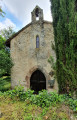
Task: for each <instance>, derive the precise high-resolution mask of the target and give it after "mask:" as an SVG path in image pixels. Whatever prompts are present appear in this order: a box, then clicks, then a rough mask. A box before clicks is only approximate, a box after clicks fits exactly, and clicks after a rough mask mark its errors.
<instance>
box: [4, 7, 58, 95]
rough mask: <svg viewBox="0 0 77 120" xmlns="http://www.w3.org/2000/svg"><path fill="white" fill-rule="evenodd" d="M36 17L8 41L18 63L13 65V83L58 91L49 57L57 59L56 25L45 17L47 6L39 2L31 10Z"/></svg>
mask: <svg viewBox="0 0 77 120" xmlns="http://www.w3.org/2000/svg"><path fill="white" fill-rule="evenodd" d="M31 18H32V21H31V23H29V24H28V25H26V26H25V27H24V28H22V29H21V30H20V31H18V32H17V33H16V34H15V35H14V36H13V37H11V38H9V39H8V40H7V41H6V45H7V46H8V47H10V54H11V58H12V61H13V64H14V66H13V67H12V69H11V86H12V88H14V87H15V86H17V85H22V86H23V87H24V89H25V90H27V89H32V90H34V91H35V92H36V93H37V92H38V91H40V90H42V89H46V90H48V91H54V90H56V91H58V84H57V81H56V80H55V79H54V75H53V69H52V68H51V65H50V63H49V62H48V59H49V57H50V56H52V57H53V58H54V60H56V55H55V51H54V50H53V49H52V47H51V44H52V43H53V44H54V35H53V26H52V23H51V22H48V21H45V20H44V19H43V10H42V9H41V8H40V7H39V6H36V7H35V9H34V10H33V11H32V12H31Z"/></svg>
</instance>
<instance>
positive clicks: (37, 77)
mask: <svg viewBox="0 0 77 120" xmlns="http://www.w3.org/2000/svg"><path fill="white" fill-rule="evenodd" d="M30 88H31V89H32V90H34V91H35V93H38V92H39V91H41V90H43V89H46V78H45V76H44V74H43V73H42V72H41V71H40V70H38V69H37V70H36V71H34V72H33V73H32V75H31V78H30Z"/></svg>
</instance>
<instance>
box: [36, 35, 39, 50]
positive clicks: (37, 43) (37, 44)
mask: <svg viewBox="0 0 77 120" xmlns="http://www.w3.org/2000/svg"><path fill="white" fill-rule="evenodd" d="M36 48H39V36H36Z"/></svg>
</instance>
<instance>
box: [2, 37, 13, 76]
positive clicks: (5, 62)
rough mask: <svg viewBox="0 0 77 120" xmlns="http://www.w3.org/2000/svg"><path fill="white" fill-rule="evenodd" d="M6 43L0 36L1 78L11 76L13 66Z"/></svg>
mask: <svg viewBox="0 0 77 120" xmlns="http://www.w3.org/2000/svg"><path fill="white" fill-rule="evenodd" d="M4 43H5V39H4V38H3V37H2V36H1V35H0V77H2V76H3V75H5V74H10V69H11V67H12V66H13V63H12V60H11V58H10V54H9V52H8V50H7V49H6V46H5V44H4Z"/></svg>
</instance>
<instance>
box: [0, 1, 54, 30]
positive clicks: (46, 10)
mask: <svg viewBox="0 0 77 120" xmlns="http://www.w3.org/2000/svg"><path fill="white" fill-rule="evenodd" d="M0 5H1V6H2V9H3V11H4V12H5V13H6V14H5V17H3V18H2V17H0V30H1V29H3V28H8V27H9V26H11V27H13V28H14V30H15V31H18V30H20V29H21V28H23V27H24V26H26V25H27V24H28V23H30V22H31V12H32V11H33V9H34V8H35V6H36V5H38V6H39V7H40V8H42V9H43V14H44V20H47V21H52V16H51V10H50V6H51V4H50V0H0Z"/></svg>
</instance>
